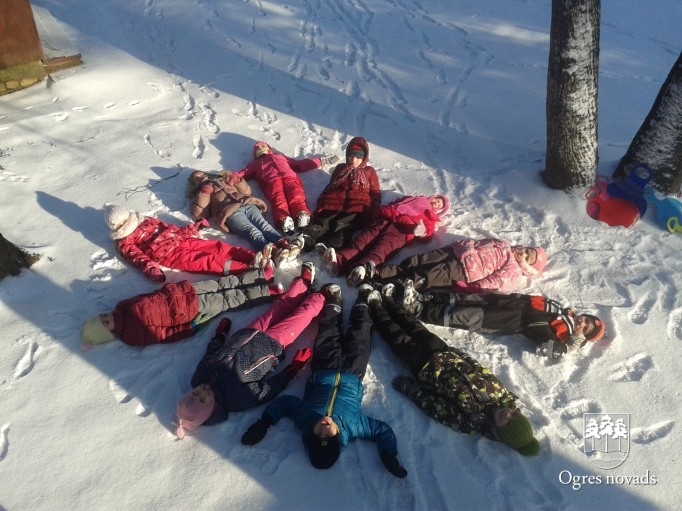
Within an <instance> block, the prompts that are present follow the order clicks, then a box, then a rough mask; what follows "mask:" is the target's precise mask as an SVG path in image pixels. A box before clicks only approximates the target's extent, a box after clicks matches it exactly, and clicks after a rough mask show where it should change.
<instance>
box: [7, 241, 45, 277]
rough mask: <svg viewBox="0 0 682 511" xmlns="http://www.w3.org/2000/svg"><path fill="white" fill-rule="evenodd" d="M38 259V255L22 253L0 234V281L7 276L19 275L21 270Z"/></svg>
mask: <svg viewBox="0 0 682 511" xmlns="http://www.w3.org/2000/svg"><path fill="white" fill-rule="evenodd" d="M38 259H40V256H39V255H37V254H29V253H28V252H24V251H23V250H21V249H20V248H19V247H17V246H15V245H13V244H12V243H10V242H9V241H7V240H6V239H5V238H4V236H3V235H2V234H0V280H2V279H4V278H5V277H6V276H7V275H19V273H20V272H21V270H22V269H23V268H28V267H29V266H31V265H32V264H33V263H35V262H36V261H37V260H38Z"/></svg>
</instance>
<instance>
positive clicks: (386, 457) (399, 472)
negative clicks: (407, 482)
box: [381, 451, 407, 479]
mask: <svg viewBox="0 0 682 511" xmlns="http://www.w3.org/2000/svg"><path fill="white" fill-rule="evenodd" d="M381 462H382V463H383V464H384V467H386V470H388V471H389V472H390V473H391V474H393V475H394V476H395V477H399V478H400V479H402V478H403V477H407V470H405V469H404V468H403V466H402V465H401V464H400V462H399V461H398V455H397V454H396V453H395V452H394V451H384V452H382V453H381Z"/></svg>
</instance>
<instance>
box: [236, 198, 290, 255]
mask: <svg viewBox="0 0 682 511" xmlns="http://www.w3.org/2000/svg"><path fill="white" fill-rule="evenodd" d="M244 212H245V214H246V218H248V219H249V221H250V222H251V224H252V225H253V226H254V227H255V228H256V229H258V231H260V233H261V235H262V237H263V238H264V239H265V240H266V242H267V243H277V242H278V241H279V240H280V239H282V235H281V234H280V233H279V231H277V229H275V228H274V227H273V226H272V225H270V222H268V221H267V220H266V219H265V217H264V216H263V213H261V212H260V209H258V207H257V206H254V205H253V204H250V205H248V206H246V207H245V208H244ZM263 246H265V245H263Z"/></svg>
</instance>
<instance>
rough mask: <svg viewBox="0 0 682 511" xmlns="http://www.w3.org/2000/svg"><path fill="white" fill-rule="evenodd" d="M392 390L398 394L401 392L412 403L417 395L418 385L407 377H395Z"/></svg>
mask: <svg viewBox="0 0 682 511" xmlns="http://www.w3.org/2000/svg"><path fill="white" fill-rule="evenodd" d="M392 385H393V388H394V389H395V390H397V391H398V392H402V393H403V394H405V395H406V396H407V397H409V398H410V399H411V400H412V401H414V400H415V399H416V397H417V394H418V393H419V384H418V383H417V382H416V381H414V380H413V379H412V378H410V377H409V376H396V377H395V378H393V383H392Z"/></svg>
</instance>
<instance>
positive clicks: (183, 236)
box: [115, 217, 255, 282]
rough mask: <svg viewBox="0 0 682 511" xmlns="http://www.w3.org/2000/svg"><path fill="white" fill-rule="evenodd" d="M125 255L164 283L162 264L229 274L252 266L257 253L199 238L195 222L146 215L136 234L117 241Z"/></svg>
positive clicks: (128, 259) (176, 268)
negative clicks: (174, 221) (179, 222)
mask: <svg viewBox="0 0 682 511" xmlns="http://www.w3.org/2000/svg"><path fill="white" fill-rule="evenodd" d="M115 244H116V249H117V250H118V251H119V252H120V254H121V256H123V258H125V259H126V260H127V261H129V262H131V263H132V264H133V265H135V266H137V267H138V268H139V269H140V270H142V271H143V272H144V274H145V275H146V276H147V277H148V278H150V279H152V280H154V281H156V282H164V281H165V280H166V276H165V275H164V274H163V271H161V268H160V267H161V266H165V267H166V268H171V269H174V270H182V271H187V272H192V273H210V274H215V275H228V274H231V273H232V274H237V273H241V272H244V271H246V270H248V269H250V268H251V264H252V262H253V259H254V257H255V253H254V252H252V251H251V250H248V249H245V248H242V247H233V246H232V245H228V244H227V243H225V242H224V241H219V240H205V239H202V238H199V233H198V231H197V228H196V225H195V224H189V225H187V226H185V227H178V226H177V225H172V224H167V223H166V222H162V221H161V220H157V219H156V218H152V217H147V218H145V219H144V220H143V221H142V222H140V224H139V225H138V226H137V228H136V229H135V230H134V231H133V232H132V234H130V235H128V236H126V237H125V238H123V239H121V240H117V241H116V242H115Z"/></svg>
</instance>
